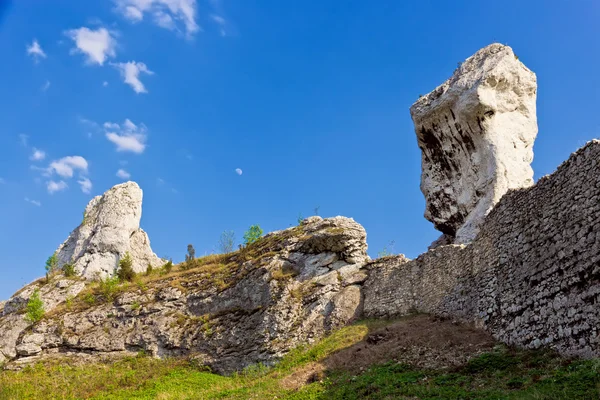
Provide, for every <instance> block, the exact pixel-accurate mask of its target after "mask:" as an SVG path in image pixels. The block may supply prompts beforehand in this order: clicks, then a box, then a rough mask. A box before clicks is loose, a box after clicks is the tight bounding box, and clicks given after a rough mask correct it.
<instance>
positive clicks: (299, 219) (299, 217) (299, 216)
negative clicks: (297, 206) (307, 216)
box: [296, 213, 304, 225]
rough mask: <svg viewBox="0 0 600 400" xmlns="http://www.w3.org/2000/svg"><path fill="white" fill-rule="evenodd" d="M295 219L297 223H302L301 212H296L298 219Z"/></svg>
mask: <svg viewBox="0 0 600 400" xmlns="http://www.w3.org/2000/svg"><path fill="white" fill-rule="evenodd" d="M296 221H297V222H298V225H302V221H304V217H303V216H302V213H298V219H297V220H296Z"/></svg>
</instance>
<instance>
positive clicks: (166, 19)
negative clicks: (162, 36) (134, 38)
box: [113, 0, 200, 38]
mask: <svg viewBox="0 0 600 400" xmlns="http://www.w3.org/2000/svg"><path fill="white" fill-rule="evenodd" d="M113 1H114V2H115V3H116V5H117V8H116V10H117V11H118V12H119V13H121V15H123V16H124V17H125V18H127V19H128V20H129V21H131V22H133V23H137V22H140V21H142V20H143V19H144V14H145V13H148V14H151V15H153V17H154V23H155V24H156V25H158V26H160V27H162V28H165V29H169V30H179V29H178V28H177V22H179V23H180V24H183V26H184V29H185V33H186V36H187V37H188V38H191V37H192V36H193V35H194V34H195V33H196V32H198V31H199V30H200V27H199V26H198V24H197V23H196V0H113Z"/></svg>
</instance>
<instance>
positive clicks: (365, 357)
mask: <svg viewBox="0 0 600 400" xmlns="http://www.w3.org/2000/svg"><path fill="white" fill-rule="evenodd" d="M495 344H496V342H495V341H494V339H493V338H492V337H491V336H490V335H489V334H488V333H487V332H484V331H482V330H479V329H475V328H473V327H471V326H469V325H465V324H458V323H455V322H452V321H449V320H442V319H439V318H436V317H432V316H428V315H418V316H415V317H411V318H407V319H405V320H401V321H398V322H395V323H393V324H391V325H388V326H386V327H384V328H380V329H375V330H373V331H372V332H369V334H368V335H367V337H366V338H365V340H363V341H361V342H359V343H357V344H355V345H353V346H351V347H348V348H346V349H343V350H341V351H338V352H336V353H334V354H333V355H331V356H330V357H328V358H327V359H326V360H324V361H323V364H324V365H325V367H326V369H327V370H344V371H348V372H350V373H354V374H357V373H360V372H361V371H364V370H365V369H367V368H368V367H369V366H371V365H374V364H383V363H386V362H389V361H395V362H398V363H402V364H410V365H413V366H416V367H420V368H425V369H444V368H452V367H456V366H459V365H463V364H465V363H466V362H467V361H468V360H469V359H471V358H473V357H475V356H477V355H479V354H481V353H484V352H488V351H490V350H492V348H493V347H494V345H495Z"/></svg>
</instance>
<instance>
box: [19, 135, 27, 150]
mask: <svg viewBox="0 0 600 400" xmlns="http://www.w3.org/2000/svg"><path fill="white" fill-rule="evenodd" d="M28 140H29V136H27V135H26V134H24V133H21V134H20V135H19V142H21V145H22V146H25V147H27V142H28Z"/></svg>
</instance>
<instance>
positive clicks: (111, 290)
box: [92, 276, 120, 304]
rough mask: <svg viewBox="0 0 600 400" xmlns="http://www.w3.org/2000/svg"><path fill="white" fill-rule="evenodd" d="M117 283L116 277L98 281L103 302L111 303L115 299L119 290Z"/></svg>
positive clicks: (117, 278)
mask: <svg viewBox="0 0 600 400" xmlns="http://www.w3.org/2000/svg"><path fill="white" fill-rule="evenodd" d="M119 282H120V280H119V277H118V276H112V277H107V278H105V279H101V280H100V286H99V289H100V294H101V295H102V297H104V300H106V301H113V300H114V299H115V297H116V296H117V292H118V288H119ZM92 304H93V303H92Z"/></svg>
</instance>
